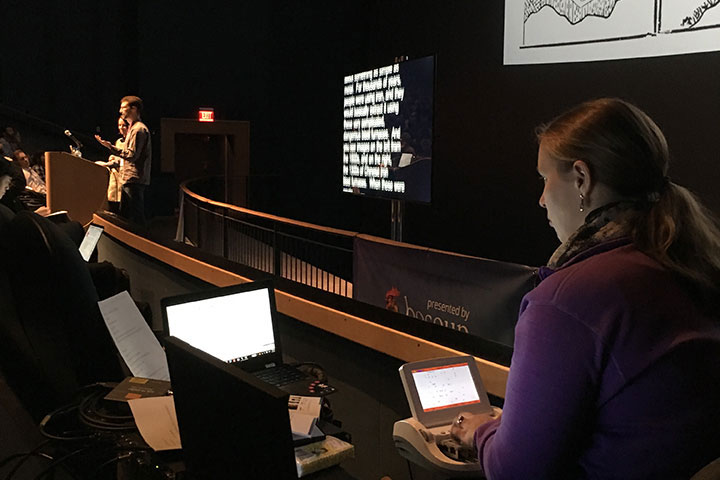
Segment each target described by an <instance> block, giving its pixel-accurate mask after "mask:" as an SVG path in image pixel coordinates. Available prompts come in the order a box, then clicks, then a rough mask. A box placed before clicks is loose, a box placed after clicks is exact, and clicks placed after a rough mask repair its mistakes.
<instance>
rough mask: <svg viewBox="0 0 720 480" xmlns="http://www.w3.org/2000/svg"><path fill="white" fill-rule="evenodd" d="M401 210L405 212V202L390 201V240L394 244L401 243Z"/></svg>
mask: <svg viewBox="0 0 720 480" xmlns="http://www.w3.org/2000/svg"><path fill="white" fill-rule="evenodd" d="M403 210H405V202H403V201H402V200H391V201H390V240H394V241H396V242H402V224H403Z"/></svg>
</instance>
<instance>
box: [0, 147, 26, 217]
mask: <svg viewBox="0 0 720 480" xmlns="http://www.w3.org/2000/svg"><path fill="white" fill-rule="evenodd" d="M2 159H3V161H4V162H6V163H7V170H8V173H7V176H9V177H10V184H9V186H7V187H6V188H5V191H4V192H3V196H2V197H1V198H0V203H2V204H3V205H5V206H6V207H8V208H9V209H10V210H12V211H13V212H15V213H17V212H20V211H22V210H26V207H25V205H24V204H23V203H22V202H21V201H20V199H19V198H18V197H19V196H20V195H21V194H22V193H23V192H24V191H25V175H23V171H22V168H21V167H20V165H18V164H17V163H16V162H14V161H13V160H12V158H11V157H2Z"/></svg>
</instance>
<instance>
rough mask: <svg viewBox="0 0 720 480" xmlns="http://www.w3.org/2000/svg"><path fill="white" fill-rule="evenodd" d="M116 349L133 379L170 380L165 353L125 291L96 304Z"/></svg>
mask: <svg viewBox="0 0 720 480" xmlns="http://www.w3.org/2000/svg"><path fill="white" fill-rule="evenodd" d="M98 306H99V307H100V312H101V313H102V316H103V320H105V325H107V328H108V330H109V331H110V335H111V336H112V339H113V341H114V342H115V346H116V347H117V349H118V351H119V352H120V355H122V358H123V360H125V363H127V366H128V368H130V371H131V372H132V374H133V376H135V377H142V378H154V379H156V380H167V381H169V380H170V373H169V372H168V366H167V358H166V357H165V352H164V351H163V349H162V347H161V346H160V342H158V341H157V338H155V335H154V334H153V333H152V330H150V327H149V326H148V324H147V322H145V319H144V318H143V316H142V314H141V313H140V310H138V308H137V306H136V305H135V302H134V301H133V299H132V298H131V297H130V294H129V293H128V292H121V293H118V294H117V295H115V296H114V297H110V298H108V299H107V300H103V301H101V302H98Z"/></svg>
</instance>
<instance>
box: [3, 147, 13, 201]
mask: <svg viewBox="0 0 720 480" xmlns="http://www.w3.org/2000/svg"><path fill="white" fill-rule="evenodd" d="M11 183H12V170H11V168H10V162H8V161H7V160H6V159H5V158H4V157H0V199H2V197H3V196H4V195H5V192H7V191H8V189H9V188H10V184H11Z"/></svg>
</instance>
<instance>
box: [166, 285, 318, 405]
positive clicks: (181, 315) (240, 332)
mask: <svg viewBox="0 0 720 480" xmlns="http://www.w3.org/2000/svg"><path fill="white" fill-rule="evenodd" d="M161 306H162V314H163V328H164V333H165V335H172V336H174V337H177V338H179V339H180V340H183V341H185V342H187V343H189V344H190V345H192V346H193V347H195V348H198V349H200V350H202V351H204V352H206V353H208V354H210V355H212V356H213V357H215V358H218V359H220V360H222V361H224V362H227V363H230V364H232V365H235V366H238V367H240V368H242V369H243V370H245V371H246V372H250V373H252V374H253V375H255V376H257V377H258V378H260V379H262V380H264V381H266V382H267V383H270V384H271V385H275V386H276V387H279V388H280V389H282V390H284V391H286V392H290V393H293V394H297V395H312V394H314V393H317V394H319V393H320V389H317V385H318V381H317V380H316V379H315V378H313V377H310V376H309V375H307V374H306V373H304V372H302V371H300V370H298V369H297V368H295V367H292V366H290V365H287V364H285V363H284V362H283V357H282V348H281V346H280V341H279V335H278V326H277V318H276V317H277V312H276V309H275V291H274V289H273V286H272V282H271V281H263V282H253V283H244V284H240V285H233V286H230V287H223V288H215V289H212V290H207V291H202V292H196V293H190V294H185V295H179V296H175V297H169V298H164V299H162V301H161ZM316 390H317V392H316Z"/></svg>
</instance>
